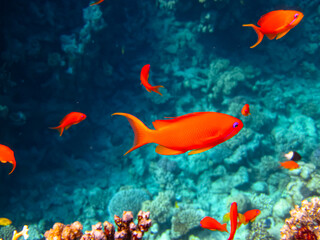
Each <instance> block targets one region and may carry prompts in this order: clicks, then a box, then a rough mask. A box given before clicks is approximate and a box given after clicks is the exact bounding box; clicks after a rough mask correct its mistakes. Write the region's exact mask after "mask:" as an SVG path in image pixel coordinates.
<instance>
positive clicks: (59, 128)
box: [49, 126, 64, 137]
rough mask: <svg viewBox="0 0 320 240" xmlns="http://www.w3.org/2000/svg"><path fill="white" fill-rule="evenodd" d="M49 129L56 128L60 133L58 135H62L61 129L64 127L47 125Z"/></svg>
mask: <svg viewBox="0 0 320 240" xmlns="http://www.w3.org/2000/svg"><path fill="white" fill-rule="evenodd" d="M49 128H50V129H55V130H58V132H59V134H60V137H61V136H62V133H63V130H64V128H63V127H60V126H58V127H49Z"/></svg>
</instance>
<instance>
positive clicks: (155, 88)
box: [150, 85, 164, 96]
mask: <svg viewBox="0 0 320 240" xmlns="http://www.w3.org/2000/svg"><path fill="white" fill-rule="evenodd" d="M159 88H164V86H161V85H159V86H152V88H151V89H150V90H151V91H154V92H155V93H158V94H160V95H161V96H162V93H161V92H160V91H159Z"/></svg>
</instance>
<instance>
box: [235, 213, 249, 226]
mask: <svg viewBox="0 0 320 240" xmlns="http://www.w3.org/2000/svg"><path fill="white" fill-rule="evenodd" d="M238 219H239V222H238V224H237V229H238V228H239V227H240V226H241V224H247V223H248V222H246V217H245V216H244V215H243V214H241V213H238Z"/></svg>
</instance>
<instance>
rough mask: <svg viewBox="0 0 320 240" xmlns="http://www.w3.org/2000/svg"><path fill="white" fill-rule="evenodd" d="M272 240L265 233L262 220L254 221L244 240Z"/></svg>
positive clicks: (270, 236) (267, 233)
mask: <svg viewBox="0 0 320 240" xmlns="http://www.w3.org/2000/svg"><path fill="white" fill-rule="evenodd" d="M261 239H263V240H274V238H273V237H272V235H271V234H270V233H269V232H268V231H267V229H266V227H265V223H264V220H261V221H255V222H254V223H252V225H251V229H250V232H249V235H248V236H247V238H246V240H261Z"/></svg>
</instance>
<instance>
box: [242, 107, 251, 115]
mask: <svg viewBox="0 0 320 240" xmlns="http://www.w3.org/2000/svg"><path fill="white" fill-rule="evenodd" d="M241 113H242V115H243V116H245V117H247V116H248V115H250V114H251V113H250V108H249V104H245V105H244V106H243V108H242V109H241Z"/></svg>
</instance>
